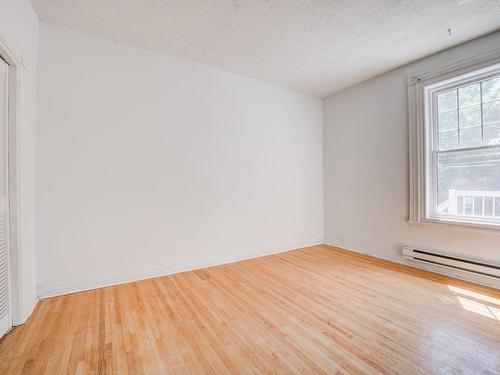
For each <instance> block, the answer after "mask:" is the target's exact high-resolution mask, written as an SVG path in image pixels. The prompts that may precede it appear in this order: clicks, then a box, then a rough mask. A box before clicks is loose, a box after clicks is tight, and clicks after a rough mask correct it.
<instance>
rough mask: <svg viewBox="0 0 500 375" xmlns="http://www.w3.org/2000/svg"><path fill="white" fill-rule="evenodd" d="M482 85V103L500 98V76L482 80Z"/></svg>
mask: <svg viewBox="0 0 500 375" xmlns="http://www.w3.org/2000/svg"><path fill="white" fill-rule="evenodd" d="M482 85H483V103H484V102H490V101H492V100H500V77H498V78H494V79H490V80H488V81H484V82H483V83H482Z"/></svg>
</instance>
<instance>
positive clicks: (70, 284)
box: [38, 240, 323, 299]
mask: <svg viewBox="0 0 500 375" xmlns="http://www.w3.org/2000/svg"><path fill="white" fill-rule="evenodd" d="M322 243H323V241H321V240H318V241H314V242H311V243H301V244H295V245H291V246H279V247H275V248H274V249H271V250H269V249H268V248H267V249H266V250H263V249H261V250H255V251H252V252H248V253H244V254H238V255H232V254H227V255H221V256H216V257H204V258H198V259H192V260H187V261H182V262H175V263H167V264H162V265H159V266H152V267H144V268H138V269H134V270H129V271H124V272H117V273H113V274H110V275H106V276H94V277H88V278H84V279H76V280H67V281H62V282H55V283H46V284H42V285H39V286H38V296H39V298H40V299H42V298H49V297H55V296H60V295H65V294H70V293H76V292H83V291H86V290H92V289H97V288H103V287H108V286H112V285H118V284H124V283H129V282H133V281H138V280H144V279H150V278H154V277H160V276H166V275H171V274H174V273H178V272H185V271H191V270H195V269H200V268H206V267H211V266H217V265H222V264H227V263H233V262H237V261H240V260H245V259H252V258H258V257H261V256H266V255H272V254H277V253H283V252H286V251H291V250H293V249H298V248H303V247H309V246H316V245H320V244H322Z"/></svg>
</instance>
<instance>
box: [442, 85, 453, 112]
mask: <svg viewBox="0 0 500 375" xmlns="http://www.w3.org/2000/svg"><path fill="white" fill-rule="evenodd" d="M452 109H457V90H452V91H448V92H442V93H440V94H438V112H445V111H450V110H452Z"/></svg>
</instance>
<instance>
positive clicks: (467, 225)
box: [409, 217, 500, 232]
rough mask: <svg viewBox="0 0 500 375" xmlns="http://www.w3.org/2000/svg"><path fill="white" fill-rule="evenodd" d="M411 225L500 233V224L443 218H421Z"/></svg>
mask: <svg viewBox="0 0 500 375" xmlns="http://www.w3.org/2000/svg"><path fill="white" fill-rule="evenodd" d="M409 223H410V224H430V225H438V226H442V225H446V226H448V227H454V228H461V229H472V230H486V231H493V232H498V231H500V223H498V224H495V223H485V222H480V221H472V220H456V219H447V218H441V217H439V218H438V217H431V218H421V219H419V220H416V221H412V220H410V221H409Z"/></svg>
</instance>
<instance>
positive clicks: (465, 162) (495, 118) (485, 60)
mask: <svg viewBox="0 0 500 375" xmlns="http://www.w3.org/2000/svg"><path fill="white" fill-rule="evenodd" d="M409 101H410V102H409V105H410V169H411V173H410V182H411V186H410V198H411V202H410V221H413V222H443V223H449V224H450V223H451V224H459V225H469V226H476V227H490V228H495V229H497V228H498V229H500V53H498V52H496V53H492V54H489V55H487V56H482V57H478V58H477V59H475V60H474V61H467V62H462V63H459V64H455V65H454V66H449V67H446V68H444V69H441V70H439V71H436V72H432V73H427V74H423V75H421V76H418V77H417V78H412V79H411V80H409Z"/></svg>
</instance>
